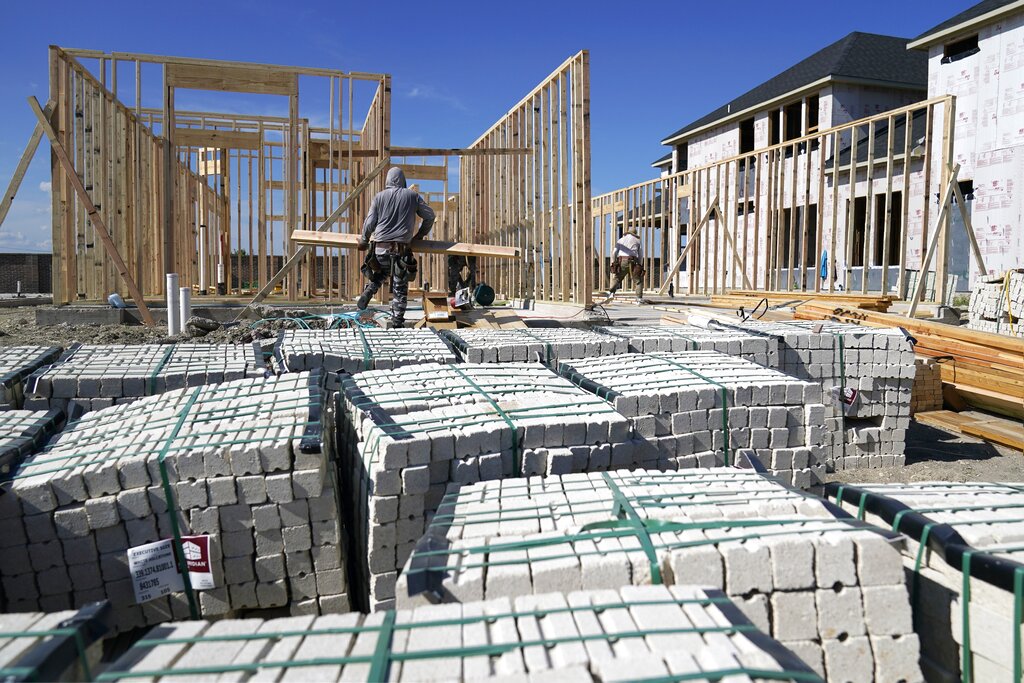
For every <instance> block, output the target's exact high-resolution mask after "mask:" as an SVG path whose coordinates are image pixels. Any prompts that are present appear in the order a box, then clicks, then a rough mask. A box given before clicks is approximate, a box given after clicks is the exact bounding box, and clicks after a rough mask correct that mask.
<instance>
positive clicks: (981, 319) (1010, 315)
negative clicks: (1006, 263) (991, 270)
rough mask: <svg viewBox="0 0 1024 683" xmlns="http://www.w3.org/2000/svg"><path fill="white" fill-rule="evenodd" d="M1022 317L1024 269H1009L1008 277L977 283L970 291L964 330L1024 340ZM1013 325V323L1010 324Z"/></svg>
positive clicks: (1023, 308)
mask: <svg viewBox="0 0 1024 683" xmlns="http://www.w3.org/2000/svg"><path fill="white" fill-rule="evenodd" d="M1022 315H1024V270H1011V271H1010V272H1009V276H1008V279H1007V276H999V277H997V278H994V279H987V280H979V281H978V282H976V283H975V284H974V289H972V290H971V300H970V303H968V306H967V327H969V328H970V329H972V330H978V331H980V332H994V333H996V334H1006V335H1011V336H1016V337H1024V327H1022V326H1021V322H1020V317H1021V316H1022ZM1011 323H1012V324H1011Z"/></svg>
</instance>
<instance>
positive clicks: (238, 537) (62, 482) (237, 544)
mask: <svg viewBox="0 0 1024 683" xmlns="http://www.w3.org/2000/svg"><path fill="white" fill-rule="evenodd" d="M323 406H324V394H323V391H322V389H321V382H320V378H319V376H318V375H315V374H309V373H303V374H293V375H286V376H283V377H279V378H271V379H262V378H261V379H245V380H236V381H233V382H226V383H224V384H218V385H208V386H201V387H195V388H190V389H179V390H175V391H168V392H166V393H164V394H160V395H157V396H151V397H147V398H143V399H140V400H138V401H136V402H134V403H131V404H128V405H117V406H113V407H111V408H106V409H102V410H97V411H94V412H91V413H88V414H86V415H85V416H84V417H83V418H82V419H80V420H78V421H77V422H75V423H73V424H71V425H69V426H68V427H67V428H66V429H65V430H64V431H62V432H61V433H60V434H58V435H57V436H56V437H55V438H54V439H53V440H52V441H51V442H50V444H49V445H48V446H47V447H46V449H44V450H43V451H41V452H40V453H38V454H37V455H35V456H33V457H31V458H28V459H27V460H26V461H25V462H24V463H23V464H22V465H21V466H20V467H19V468H18V469H17V470H15V471H14V472H12V474H11V475H9V476H8V478H7V481H5V482H4V488H5V489H6V491H5V493H4V495H2V496H0V546H2V552H0V576H2V582H3V586H4V589H5V593H6V595H7V596H9V598H10V600H9V607H10V609H11V610H12V611H37V610H42V611H55V610H60V609H68V608H71V607H73V606H81V605H83V604H86V603H89V602H92V601H95V600H103V599H107V600H110V602H111V604H112V605H113V608H114V620H113V623H114V624H115V625H116V627H117V628H118V629H119V630H122V631H123V630H127V629H131V628H134V627H137V626H142V625H145V624H153V623H158V622H162V621H166V620H169V619H174V618H183V617H187V616H189V615H190V613H193V612H194V611H195V610H193V609H192V608H191V607H190V605H189V603H190V600H189V597H190V594H189V593H188V592H184V593H172V594H170V595H169V596H166V597H160V598H157V599H154V600H150V601H147V602H144V603H143V604H136V602H135V592H134V590H133V583H132V577H131V576H130V574H129V564H128V557H127V550H128V549H129V548H133V547H136V546H140V545H143V544H148V543H152V542H156V541H159V540H162V539H169V538H173V537H174V536H175V533H176V530H175V527H174V521H172V520H177V525H178V529H177V532H180V534H181V535H183V536H188V535H207V534H208V535H209V536H210V541H211V542H210V546H211V549H210V554H211V558H210V560H211V568H212V572H213V579H214V582H215V587H214V588H213V589H210V590H203V591H196V592H195V596H194V601H195V603H196V605H197V610H198V613H200V614H201V615H203V616H218V615H227V614H231V613H233V612H237V611H239V610H246V609H259V608H281V607H285V608H290V609H291V610H292V611H293V612H295V613H300V614H307V613H314V614H315V613H320V612H342V611H346V610H347V609H348V597H347V589H346V576H345V570H344V568H343V567H344V564H343V552H342V545H341V538H340V531H341V530H340V528H339V519H340V515H339V513H338V502H337V496H336V493H335V490H334V488H333V482H334V481H335V479H336V475H335V473H334V471H333V468H334V463H333V462H332V461H329V460H328V457H327V453H326V452H325V450H326V449H324V448H323V447H322V443H321V436H322V432H323V422H322V416H323ZM168 492H170V496H168ZM186 587H187V584H186Z"/></svg>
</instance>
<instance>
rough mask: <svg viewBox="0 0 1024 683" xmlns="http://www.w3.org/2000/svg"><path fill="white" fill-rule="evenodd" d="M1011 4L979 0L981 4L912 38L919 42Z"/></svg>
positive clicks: (1001, 1)
mask: <svg viewBox="0 0 1024 683" xmlns="http://www.w3.org/2000/svg"><path fill="white" fill-rule="evenodd" d="M1013 2H1014V0H981V2H979V3H978V4H977V5H974V6H973V7H969V8H968V9H965V10H964V11H963V12H961V13H960V14H957V15H956V16H953V17H950V18H949V19H946V20H945V21H944V22H942V23H941V24H938V25H936V26H932V27H931V28H930V29H928V30H927V31H925V32H924V33H922V34H921V35H919V36H918V37H917V38H914V42H916V41H918V40H921V39H922V38H926V37H928V36H930V35H931V34H933V33H938V32H939V31H945V30H946V29H947V28H953V27H954V26H957V25H959V24H962V23H964V22H967V21H970V20H971V19H976V18H978V17H980V16H982V15H983V14H988V13H989V12H994V11H995V10H997V9H999V8H1000V7H1005V6H1006V5H1009V4H1011V3H1013Z"/></svg>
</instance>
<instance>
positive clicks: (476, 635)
mask: <svg viewBox="0 0 1024 683" xmlns="http://www.w3.org/2000/svg"><path fill="white" fill-rule="evenodd" d="M218 674H219V675H220V677H221V678H223V679H224V680H241V679H248V677H249V676H252V678H261V679H262V678H263V677H267V678H270V679H272V680H281V681H374V682H376V681H436V680H447V681H483V680H502V681H511V680H516V681H552V682H553V681H604V682H605V683H608V682H612V681H638V680H651V681H654V680H663V681H672V680H714V681H717V680H730V681H731V680H753V681H762V680H764V681H767V680H801V681H808V680H816V678H815V676H814V674H813V672H812V671H810V669H808V668H807V666H806V665H804V664H803V663H802V662H801V661H800V660H799V659H797V658H796V657H795V656H794V655H793V653H791V652H789V651H788V650H786V649H785V648H784V647H783V646H781V645H780V644H779V643H778V642H777V641H774V640H772V639H771V638H770V637H768V636H767V635H765V634H764V633H763V632H761V631H759V630H758V629H757V628H756V627H755V626H753V625H752V624H751V623H750V622H749V621H748V620H746V619H745V618H744V617H743V615H742V613H740V612H739V610H737V609H736V608H735V607H734V606H733V605H732V604H731V603H730V602H729V600H728V598H726V597H725V596H724V595H722V594H721V593H720V592H718V591H710V590H702V589H697V588H692V587H680V586H672V587H666V586H626V587H623V588H621V589H618V590H603V591H580V592H574V593H570V594H569V595H560V594H549V595H537V596H534V595H523V596H516V597H515V598H514V599H511V598H504V599H501V600H492V601H488V602H483V603H469V604H465V605H459V604H451V605H432V606H424V607H418V608H416V609H413V610H403V611H398V612H382V613H377V614H370V615H366V616H363V615H360V614H346V615H338V616H322V617H319V618H317V619H313V618H311V617H294V618H291V619H273V620H269V621H258V620H252V619H249V620H244V621H222V622H218V623H213V624H211V623H208V622H203V621H197V622H188V623H183V624H174V625H167V626H162V627H159V628H157V629H154V630H153V631H151V632H150V633H149V634H148V635H147V636H146V637H145V638H144V639H143V640H141V641H139V642H137V643H135V644H134V645H133V646H132V648H131V649H130V650H129V651H128V652H127V653H126V654H125V655H124V656H123V657H122V658H121V659H120V660H118V661H117V662H114V664H113V665H112V666H111V667H110V668H108V669H107V670H106V671H105V672H104V680H111V681H113V680H122V679H123V680H131V679H137V678H149V679H152V680H155V679H157V678H160V679H161V680H171V679H172V678H173V679H174V680H186V679H195V678H196V677H199V676H203V675H218ZM218 680H220V678H218ZM851 680H852V679H851Z"/></svg>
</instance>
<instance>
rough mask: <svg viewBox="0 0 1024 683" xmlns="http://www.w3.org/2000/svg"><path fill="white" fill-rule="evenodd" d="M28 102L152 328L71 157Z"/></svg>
mask: <svg viewBox="0 0 1024 683" xmlns="http://www.w3.org/2000/svg"><path fill="white" fill-rule="evenodd" d="M28 105H29V106H30V107H31V108H32V112H33V113H34V114H35V115H36V118H37V119H38V120H39V125H40V126H41V127H42V129H43V132H44V133H46V137H47V138H48V139H49V140H50V147H51V149H53V153H54V154H56V155H57V159H58V160H59V161H60V165H61V168H63V169H64V173H65V175H67V177H68V181H69V182H70V183H71V186H72V187H73V188H74V189H75V194H77V195H78V198H79V199H81V200H82V205H83V206H85V211H86V213H87V214H88V216H89V220H90V221H91V222H92V225H93V228H94V229H95V230H96V234H97V235H99V236H100V240H101V241H102V242H103V248H104V249H106V251H107V256H109V257H110V259H111V260H112V261H113V262H114V265H115V266H117V272H119V273H120V274H121V278H122V279H124V283H125V285H126V286H127V287H128V293H129V295H130V296H131V298H132V300H133V301H135V305H136V306H138V307H139V314H140V315H141V316H142V322H144V323H145V324H146V325H148V326H149V327H154V326H155V325H156V321H155V320H153V314H152V313H150V312H149V307H147V306H146V302H145V301H144V300H143V298H142V292H140V291H139V288H138V285H136V284H135V280H134V279H133V278H132V276H131V274H130V273H129V272H128V267H127V266H126V265H125V264H124V260H123V259H122V258H121V254H119V253H118V251H117V247H116V246H114V241H113V240H112V239H110V233H109V232H107V225H106V223H104V222H103V218H102V217H101V216H100V212H99V210H98V209H97V208H96V205H95V204H94V203H93V201H92V199H90V198H89V193H88V192H87V191H86V189H85V186H84V185H83V184H82V179H81V178H79V177H78V173H77V172H76V171H75V166H74V164H72V163H71V159H70V158H69V157H68V153H67V151H66V150H65V149H64V146H63V145H62V144H60V140H58V139H57V133H56V132H54V130H53V127H52V126H51V125H50V121H49V120H48V119H47V118H46V114H45V113H43V108H42V107H40V106H39V101H38V100H37V99H36V98H35V97H29V98H28Z"/></svg>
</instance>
